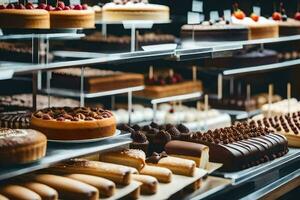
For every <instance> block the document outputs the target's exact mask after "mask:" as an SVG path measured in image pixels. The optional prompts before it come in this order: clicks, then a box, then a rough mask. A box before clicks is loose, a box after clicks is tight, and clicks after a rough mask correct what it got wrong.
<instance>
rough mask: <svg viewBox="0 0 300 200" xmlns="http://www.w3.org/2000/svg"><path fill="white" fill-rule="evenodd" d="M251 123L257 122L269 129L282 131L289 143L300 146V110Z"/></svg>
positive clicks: (255, 122) (251, 122)
mask: <svg viewBox="0 0 300 200" xmlns="http://www.w3.org/2000/svg"><path fill="white" fill-rule="evenodd" d="M250 124H257V125H259V126H263V127H265V128H267V129H269V130H272V131H275V132H277V133H281V134H282V135H284V136H285V137H286V138H287V140H288V145H289V146H292V147H300V112H293V113H290V114H286V115H280V116H274V117H269V118H266V117H264V118H262V119H261V120H256V121H254V120H252V121H250Z"/></svg>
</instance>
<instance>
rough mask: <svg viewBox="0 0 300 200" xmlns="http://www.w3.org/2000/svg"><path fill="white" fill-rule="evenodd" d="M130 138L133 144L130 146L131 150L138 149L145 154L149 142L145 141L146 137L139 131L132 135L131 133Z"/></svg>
mask: <svg viewBox="0 0 300 200" xmlns="http://www.w3.org/2000/svg"><path fill="white" fill-rule="evenodd" d="M131 138H132V140H133V142H132V143H131V144H130V148H131V149H140V150H142V151H144V152H145V154H147V152H148V146H149V141H148V140H147V137H146V136H145V134H144V133H143V132H141V131H136V132H134V133H131Z"/></svg>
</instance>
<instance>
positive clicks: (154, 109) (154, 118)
mask: <svg viewBox="0 0 300 200" xmlns="http://www.w3.org/2000/svg"><path fill="white" fill-rule="evenodd" d="M156 112H157V104H156V103H154V104H153V122H156Z"/></svg>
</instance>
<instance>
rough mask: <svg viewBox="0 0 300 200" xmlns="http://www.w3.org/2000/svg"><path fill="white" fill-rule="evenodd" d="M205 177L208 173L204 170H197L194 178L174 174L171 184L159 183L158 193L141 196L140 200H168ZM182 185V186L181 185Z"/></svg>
mask: <svg viewBox="0 0 300 200" xmlns="http://www.w3.org/2000/svg"><path fill="white" fill-rule="evenodd" d="M205 175H207V171H205V170H203V169H199V168H197V169H196V173H195V176H194V177H187V176H181V175H176V174H173V176H172V182H171V183H159V184H158V187H157V193H156V194H154V195H141V197H140V198H139V199H142V200H143V199H144V200H147V199H149V200H151V199H155V200H160V199H168V198H170V197H171V196H172V195H174V194H175V193H177V192H179V191H181V190H182V189H184V188H185V187H187V186H189V185H191V184H193V183H195V182H196V181H198V180H200V179H202V178H203V177H204V176H205ZM179 183H180V184H179Z"/></svg>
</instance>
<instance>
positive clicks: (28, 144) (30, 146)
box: [0, 128, 47, 165]
mask: <svg viewBox="0 0 300 200" xmlns="http://www.w3.org/2000/svg"><path fill="white" fill-rule="evenodd" d="M46 145H47V138H46V137H45V135H43V134H42V133H40V132H38V131H35V130H31V129H26V130H25V129H6V128H0V157H1V159H0V165H10V164H22V163H30V162H33V161H36V160H38V159H40V158H42V157H44V156H45V154H46Z"/></svg>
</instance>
